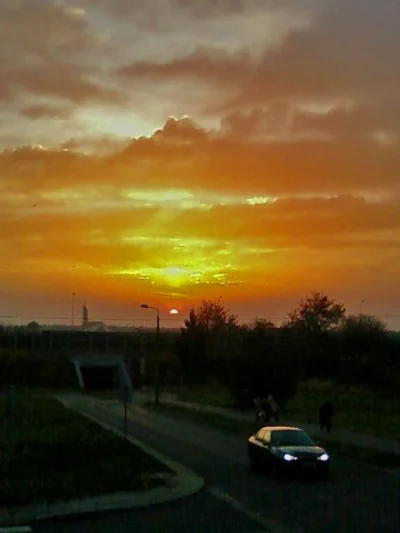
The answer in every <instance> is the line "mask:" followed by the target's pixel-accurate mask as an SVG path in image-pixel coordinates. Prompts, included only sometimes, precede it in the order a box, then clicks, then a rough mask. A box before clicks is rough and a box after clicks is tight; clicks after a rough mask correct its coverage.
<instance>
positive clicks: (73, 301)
mask: <svg viewBox="0 0 400 533" xmlns="http://www.w3.org/2000/svg"><path fill="white" fill-rule="evenodd" d="M74 322H75V293H74V292H73V293H72V320H71V325H72V327H74Z"/></svg>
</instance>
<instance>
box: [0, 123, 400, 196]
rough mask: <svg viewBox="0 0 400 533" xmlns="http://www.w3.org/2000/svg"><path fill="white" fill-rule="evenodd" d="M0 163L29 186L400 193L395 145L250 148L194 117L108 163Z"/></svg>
mask: <svg viewBox="0 0 400 533" xmlns="http://www.w3.org/2000/svg"><path fill="white" fill-rule="evenodd" d="M246 128H248V125H246ZM246 131H247V130H246ZM76 142H79V141H76ZM75 148H76V145H75ZM0 162H1V168H2V169H3V170H4V173H5V174H6V173H8V174H12V175H13V180H14V182H16V183H20V184H21V185H22V184H24V187H28V188H29V187H47V188H48V189H53V188H55V189H57V188H58V187H60V185H62V184H63V183H64V182H67V183H69V184H70V186H73V185H79V184H80V183H81V181H84V182H85V183H93V184H98V185H100V184H106V183H113V184H114V185H115V187H122V188H124V187H127V186H128V187H133V188H134V187H137V188H152V187H156V188H180V189H182V188H184V189H189V190H193V191H204V190H211V191H218V192H220V193H223V194H248V195H250V196H251V195H261V196H281V195H287V194H289V195H292V194H304V193H307V194H313V193H318V194H319V193H326V194H329V195H337V194H343V193H350V194H353V193H354V191H364V192H368V191H369V192H376V193H381V192H382V191H386V192H388V193H393V194H395V193H396V192H398V191H399V181H398V176H399V172H400V152H399V150H398V147H397V146H395V145H392V146H391V145H380V144H379V143H377V142H375V141H374V140H370V139H366V138H357V139H353V140H348V139H343V140H342V139H336V140H331V141H328V142H327V141H319V140H297V141H290V142H289V141H271V140H267V141H266V140H264V141H258V142H249V141H248V140H247V138H246V137H245V136H243V137H240V136H239V135H236V136H233V135H231V134H229V133H228V134H225V133H222V132H219V131H206V130H204V129H201V128H200V127H199V126H198V125H197V124H196V123H194V122H193V121H191V120H190V119H187V118H186V119H182V120H179V121H177V120H175V119H170V120H169V121H167V123H166V124H165V126H164V127H163V128H162V129H160V130H158V131H156V132H155V134H154V135H153V136H152V137H149V138H146V137H143V138H139V139H134V140H132V141H131V142H130V143H129V144H127V145H126V146H125V147H123V146H121V147H120V148H119V147H117V149H116V151H115V153H114V154H112V155H110V156H107V157H83V156H80V155H79V154H72V153H71V154H66V153H65V152H56V151H43V150H39V151H37V150H35V151H29V150H28V151H26V150H25V151H16V152H13V153H11V154H10V153H7V154H3V155H2V156H0ZM21 162H22V163H23V164H21Z"/></svg>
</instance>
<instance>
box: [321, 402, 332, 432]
mask: <svg viewBox="0 0 400 533" xmlns="http://www.w3.org/2000/svg"><path fill="white" fill-rule="evenodd" d="M332 417H333V405H332V403H331V402H330V401H329V400H325V402H324V403H323V404H322V405H321V407H320V408H319V427H320V430H321V431H323V430H324V428H325V429H326V432H327V433H330V431H331V429H332Z"/></svg>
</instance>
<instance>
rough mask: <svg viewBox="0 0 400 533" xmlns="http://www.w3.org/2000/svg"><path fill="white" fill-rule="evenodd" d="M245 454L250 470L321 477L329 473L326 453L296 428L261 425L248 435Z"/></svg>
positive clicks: (328, 461)
mask: <svg viewBox="0 0 400 533" xmlns="http://www.w3.org/2000/svg"><path fill="white" fill-rule="evenodd" d="M248 453H249V460H250V465H251V467H252V469H253V471H254V472H259V471H261V470H263V471H269V472H278V471H287V472H290V471H292V472H310V473H316V474H318V475H319V476H320V477H324V478H326V477H327V476H328V474H329V467H330V457H329V454H328V453H327V452H326V451H325V450H324V449H323V448H321V447H320V446H318V445H317V444H316V443H315V442H314V441H313V440H312V439H311V437H309V435H307V433H306V432H305V431H303V430H302V429H300V428H297V427H291V426H266V427H263V428H261V429H260V430H259V431H258V432H257V433H256V434H255V435H253V436H252V437H250V438H249V440H248Z"/></svg>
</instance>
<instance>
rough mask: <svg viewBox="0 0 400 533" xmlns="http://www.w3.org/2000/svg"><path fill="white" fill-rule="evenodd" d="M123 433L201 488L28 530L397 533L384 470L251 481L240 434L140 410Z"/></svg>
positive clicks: (394, 482)
mask: <svg viewBox="0 0 400 533" xmlns="http://www.w3.org/2000/svg"><path fill="white" fill-rule="evenodd" d="M88 411H89V409H88ZM90 413H91V414H92V415H94V416H96V417H98V418H100V419H102V420H103V421H105V422H106V423H108V424H110V425H113V426H114V427H116V428H117V429H120V430H123V420H122V417H121V416H117V415H116V414H115V413H112V412H110V411H107V410H105V409H101V408H98V407H94V406H91V407H90ZM128 429H129V433H130V435H132V436H133V437H135V438H136V439H139V440H141V441H143V442H145V443H147V444H149V445H150V446H151V447H153V448H155V449H157V450H159V451H160V452H161V453H163V454H164V455H167V456H169V457H171V459H174V460H176V461H179V462H181V463H182V464H184V465H186V466H188V467H189V468H191V469H192V470H194V471H195V472H196V473H197V474H199V475H200V476H202V477H203V478H204V479H205V487H204V489H203V491H202V492H201V493H199V494H198V495H195V496H193V497H191V498H188V499H187V500H185V501H181V502H175V503H173V504H167V505H165V506H162V507H158V508H152V509H144V510H135V511H130V512H128V513H122V514H121V513H117V514H114V515H109V516H107V517H105V518H103V517H102V518H98V519H96V518H91V519H89V520H79V519H78V520H76V521H73V522H69V523H57V525H55V523H54V522H48V523H42V524H39V525H38V526H37V527H36V528H34V531H36V532H37V533H50V531H56V530H57V532H58V533H72V532H73V531H74V532H75V531H80V532H82V533H91V532H92V531H93V532H94V531H96V532H97V533H116V532H120V533H133V532H134V531H138V530H139V529H140V531H141V532H142V533H147V531H148V532H149V533H150V531H152V532H154V531H158V530H160V531H161V530H162V531H163V533H169V531H171V532H172V531H182V530H185V531H191V532H193V533H202V532H203V531H204V532H206V531H207V532H213V531H216V532H218V531H224V532H226V531H230V532H232V533H236V532H239V531H240V532H243V533H245V532H246V531H249V532H253V531H254V532H256V531H258V532H260V533H261V532H262V531H264V532H267V531H271V532H274V533H288V532H293V533H306V532H307V533H347V532H349V533H369V532H371V533H398V532H399V531H400V527H399V526H400V480H399V479H397V478H396V477H394V476H391V475H390V474H388V473H386V472H383V471H380V470H374V469H371V468H367V467H365V466H362V465H359V464H358V463H356V462H354V461H352V460H347V459H344V458H340V459H339V458H337V459H335V458H333V464H332V475H331V478H330V479H329V480H328V481H307V480H284V479H282V480H278V479H273V478H268V477H263V476H261V477H257V476H255V475H254V474H253V473H252V472H251V471H250V469H249V467H248V461H247V450H246V442H245V441H243V437H240V436H236V435H230V434H227V433H221V432H219V431H216V430H214V429H206V428H203V427H199V426H197V425H194V424H188V423H186V422H180V421H177V420H174V419H171V418H169V417H164V416H160V415H154V414H150V413H147V412H143V413H139V414H137V415H135V417H134V418H133V419H131V420H130V421H129V428H128ZM95 526H96V527H95ZM139 526H140V527H139ZM55 528H56V529H55ZM159 528H160V529H159Z"/></svg>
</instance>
